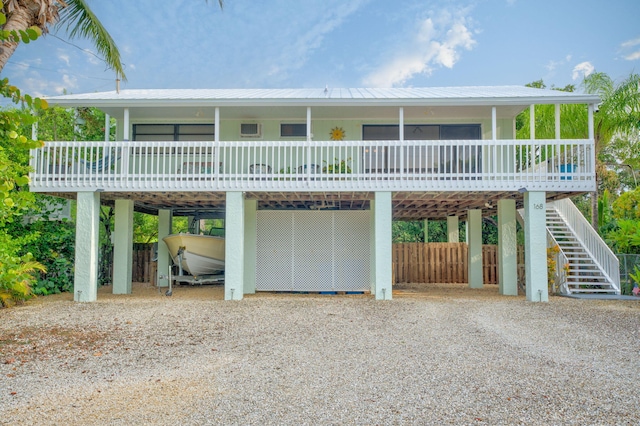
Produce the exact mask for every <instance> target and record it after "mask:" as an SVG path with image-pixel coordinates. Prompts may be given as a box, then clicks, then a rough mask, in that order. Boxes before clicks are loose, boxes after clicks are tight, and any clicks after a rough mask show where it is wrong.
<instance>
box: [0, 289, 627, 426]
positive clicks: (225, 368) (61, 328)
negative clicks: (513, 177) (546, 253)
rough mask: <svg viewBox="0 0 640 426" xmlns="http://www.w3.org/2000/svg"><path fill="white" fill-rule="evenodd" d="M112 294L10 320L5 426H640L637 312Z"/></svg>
mask: <svg viewBox="0 0 640 426" xmlns="http://www.w3.org/2000/svg"><path fill="white" fill-rule="evenodd" d="M108 290H109V289H100V294H99V296H98V302H95V303H82V304H80V303H74V302H72V301H71V300H70V297H71V296H70V295H58V296H52V297H51V296H50V297H44V298H39V299H36V300H34V301H31V302H29V303H28V304H27V305H25V306H21V307H17V308H13V309H9V310H0V424H12V425H13V424H16V425H18V424H20V425H24V424H52V425H53V424H56V425H76V424H82V425H131V424H163V425H178V424H193V425H205V424H224V425H232V424H241V425H249V424H256V425H276V424H278V425H281V424H291V425H304V424H308V425H318V424H329V425H345V424H347V425H348V424H363V425H383V424H384V425H387V424H392V425H394V424H397V425H404V424H420V425H422V424H456V425H458V424H466V425H482V424H489V425H501V424H504V425H507V424H508V425H512V424H527V425H534V424H556V425H564V424H575V425H591V424H593V425H601V424H618V425H638V424H640V302H635V301H631V302H626V301H584V300H574V299H566V298H557V297H552V298H551V301H550V303H546V304H539V303H527V302H525V301H524V298H523V297H500V296H498V295H497V289H496V287H495V286H486V288H485V289H482V290H472V289H468V288H466V286H429V287H428V288H426V289H421V288H418V287H415V286H414V287H411V288H408V287H405V288H404V289H400V288H397V289H394V300H392V301H387V302H376V301H374V300H373V299H372V298H371V297H370V296H359V295H355V296H351V295H348V296H342V295H338V296H320V295H297V294H285V295H282V294H259V295H256V296H249V297H247V298H245V299H244V300H243V301H240V302H224V301H222V300H220V299H221V297H222V292H221V290H220V288H216V287H203V288H196V287H179V288H176V289H175V290H174V295H173V296H172V297H166V296H164V295H163V294H162V293H161V292H159V291H158V290H156V289H154V288H153V287H148V286H145V285H137V286H136V287H135V288H134V295H131V296H112V295H109V294H107V293H106V292H107V291H108Z"/></svg>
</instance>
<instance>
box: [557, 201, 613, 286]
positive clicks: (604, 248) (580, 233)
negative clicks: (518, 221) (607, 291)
mask: <svg viewBox="0 0 640 426" xmlns="http://www.w3.org/2000/svg"><path fill="white" fill-rule="evenodd" d="M550 204H552V205H553V206H555V208H556V210H557V211H558V213H559V214H560V216H562V218H563V219H564V220H565V221H566V223H567V225H568V226H569V227H570V228H571V229H573V232H574V233H575V235H576V237H577V238H578V239H579V240H580V242H581V243H582V246H583V247H584V248H585V249H586V250H587V251H588V252H589V254H590V255H591V257H592V258H593V260H594V261H595V262H596V263H597V264H598V265H599V266H600V268H601V269H602V271H603V272H604V273H605V274H606V276H607V278H608V279H609V282H610V283H611V285H612V286H613V287H614V288H615V290H616V292H617V293H618V294H620V261H619V260H618V257H617V256H616V255H615V253H613V251H611V249H610V248H609V246H608V245H607V244H606V243H605V242H604V240H603V239H602V238H601V237H600V235H598V233H597V232H596V230H595V229H593V227H592V226H591V224H590V223H589V222H587V220H586V219H585V218H584V216H583V215H582V213H581V212H580V210H578V208H577V207H576V206H575V205H574V204H573V202H572V201H571V200H570V199H568V198H565V199H562V200H557V201H553V202H552V203H550Z"/></svg>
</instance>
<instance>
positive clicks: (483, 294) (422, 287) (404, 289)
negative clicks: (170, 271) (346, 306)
mask: <svg viewBox="0 0 640 426" xmlns="http://www.w3.org/2000/svg"><path fill="white" fill-rule="evenodd" d="M167 289H168V287H156V286H153V285H151V284H149V283H133V285H132V292H131V294H128V295H122V294H117V295H115V294H113V288H112V287H111V286H101V287H100V288H99V289H98V300H112V299H120V300H121V299H123V298H137V299H153V298H165V297H169V296H166V295H165V293H166V291H167ZM312 296H313V297H315V296H318V293H308V294H305V293H288V292H269V291H267V292H257V293H256V294H246V295H245V296H244V297H245V298H257V297H278V298H305V297H312ZM170 297H172V298H174V299H193V300H211V299H212V300H223V299H224V285H221V284H216V285H174V286H173V291H172V295H171V296H170ZM326 297H348V298H371V297H373V296H371V294H368V293H365V294H362V295H357V294H356V295H345V294H340V293H339V294H336V295H326ZM393 297H394V298H396V297H410V298H411V297H416V298H433V299H442V298H480V299H491V298H503V297H505V296H501V295H500V294H498V286H497V285H495V284H485V286H484V287H483V288H481V289H472V288H469V286H468V285H467V284H431V283H430V284H425V283H401V284H396V285H394V286H393ZM552 297H553V296H552ZM517 298H521V299H523V300H524V298H525V297H524V295H519V296H515V297H514V299H517ZM56 300H73V294H72V293H63V294H56V295H50V296H46V297H38V298H35V299H33V300H31V301H29V302H28V303H45V302H47V301H52V302H53V301H56Z"/></svg>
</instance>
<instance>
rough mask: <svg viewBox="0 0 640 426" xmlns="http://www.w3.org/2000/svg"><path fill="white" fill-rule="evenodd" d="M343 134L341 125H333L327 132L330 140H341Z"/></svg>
mask: <svg viewBox="0 0 640 426" xmlns="http://www.w3.org/2000/svg"><path fill="white" fill-rule="evenodd" d="M344 135H345V132H344V129H343V128H342V127H334V128H333V129H331V131H330V132H329V136H330V137H331V140H332V141H341V140H343V139H344Z"/></svg>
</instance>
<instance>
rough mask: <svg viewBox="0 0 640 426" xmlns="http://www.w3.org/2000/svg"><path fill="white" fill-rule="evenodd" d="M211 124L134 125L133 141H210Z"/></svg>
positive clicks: (211, 133)
mask: <svg viewBox="0 0 640 426" xmlns="http://www.w3.org/2000/svg"><path fill="white" fill-rule="evenodd" d="M214 130H215V125H213V124H134V125H133V140H134V141H212V140H214V138H215V134H214Z"/></svg>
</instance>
